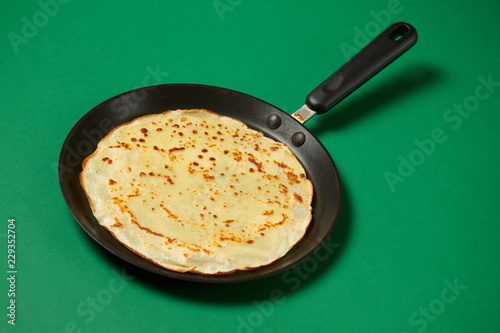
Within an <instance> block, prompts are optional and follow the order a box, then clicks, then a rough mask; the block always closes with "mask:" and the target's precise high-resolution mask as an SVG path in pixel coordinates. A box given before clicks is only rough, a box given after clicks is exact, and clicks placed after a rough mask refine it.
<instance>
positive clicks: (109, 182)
mask: <svg viewBox="0 0 500 333" xmlns="http://www.w3.org/2000/svg"><path fill="white" fill-rule="evenodd" d="M108 184H109V185H115V184H116V182H115V181H114V180H113V179H108Z"/></svg>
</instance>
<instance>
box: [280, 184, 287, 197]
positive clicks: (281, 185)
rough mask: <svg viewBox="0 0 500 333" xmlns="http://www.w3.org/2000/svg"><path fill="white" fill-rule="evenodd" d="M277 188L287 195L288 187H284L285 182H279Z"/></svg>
mask: <svg viewBox="0 0 500 333" xmlns="http://www.w3.org/2000/svg"><path fill="white" fill-rule="evenodd" d="M279 188H280V189H279V191H280V192H281V193H283V194H284V195H287V194H288V187H286V185H285V184H280V185H279Z"/></svg>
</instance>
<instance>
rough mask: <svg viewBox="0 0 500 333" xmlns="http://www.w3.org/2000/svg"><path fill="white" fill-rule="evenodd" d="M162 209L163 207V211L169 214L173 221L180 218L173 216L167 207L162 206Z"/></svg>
mask: <svg viewBox="0 0 500 333" xmlns="http://www.w3.org/2000/svg"><path fill="white" fill-rule="evenodd" d="M160 207H161V209H163V210H164V211H165V212H166V213H167V215H168V217H170V218H171V219H174V220H177V219H178V218H179V217H178V216H177V215H175V214H173V213H172V212H171V211H170V210H169V209H168V208H167V207H165V206H164V205H163V204H160Z"/></svg>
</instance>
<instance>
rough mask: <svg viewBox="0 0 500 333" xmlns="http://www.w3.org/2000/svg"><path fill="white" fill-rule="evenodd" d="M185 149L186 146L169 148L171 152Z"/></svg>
mask: <svg viewBox="0 0 500 333" xmlns="http://www.w3.org/2000/svg"><path fill="white" fill-rule="evenodd" d="M184 149H186V148H184V147H174V148H170V149H169V150H168V152H169V153H173V152H174V151H181V150H184Z"/></svg>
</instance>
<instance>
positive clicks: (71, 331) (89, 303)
mask: <svg viewBox="0 0 500 333" xmlns="http://www.w3.org/2000/svg"><path fill="white" fill-rule="evenodd" d="M111 272H112V274H113V275H114V276H113V277H111V278H110V279H109V280H108V282H107V283H106V285H105V287H104V288H101V289H99V290H98V291H97V292H96V293H95V294H92V295H90V296H88V297H86V298H85V299H84V300H82V301H81V302H80V303H79V304H78V305H77V306H76V308H75V312H76V314H77V315H78V317H79V318H80V319H81V320H83V324H79V323H78V322H79V320H78V321H77V320H72V321H68V322H67V323H66V324H65V325H64V327H63V328H62V331H59V332H61V333H81V332H82V328H84V327H86V326H88V325H90V324H91V323H92V322H93V321H94V320H95V318H97V316H98V315H99V313H101V312H103V311H104V310H105V308H106V306H108V305H109V304H111V303H112V302H113V300H114V299H115V298H116V296H117V295H119V294H121V293H122V292H123V290H125V287H126V286H127V285H128V283H129V281H132V280H134V279H135V276H133V275H129V274H127V272H125V268H122V270H121V272H118V271H116V270H112V271H111Z"/></svg>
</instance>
